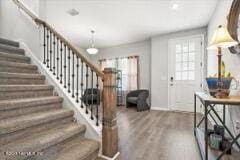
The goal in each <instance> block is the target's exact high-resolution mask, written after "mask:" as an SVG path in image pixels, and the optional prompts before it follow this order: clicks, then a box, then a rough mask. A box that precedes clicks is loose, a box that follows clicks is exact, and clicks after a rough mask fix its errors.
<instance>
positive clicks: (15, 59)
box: [0, 55, 30, 64]
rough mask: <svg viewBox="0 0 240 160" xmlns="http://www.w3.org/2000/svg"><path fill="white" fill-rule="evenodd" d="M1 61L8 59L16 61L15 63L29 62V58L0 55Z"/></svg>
mask: <svg viewBox="0 0 240 160" xmlns="http://www.w3.org/2000/svg"><path fill="white" fill-rule="evenodd" d="M0 60H1V61H9V62H17V63H27V64H30V59H21V58H14V57H6V56H1V55H0Z"/></svg>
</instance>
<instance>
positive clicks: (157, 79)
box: [151, 27, 207, 109]
mask: <svg viewBox="0 0 240 160" xmlns="http://www.w3.org/2000/svg"><path fill="white" fill-rule="evenodd" d="M192 35H204V36H205V37H206V36H207V28H206V27H203V28H197V29H191V30H186V31H181V32H176V33H171V34H165V35H159V36H156V37H153V38H152V56H151V72H152V73H151V75H152V76H151V91H152V94H151V95H152V107H154V108H162V109H166V108H168V41H169V40H170V39H174V38H178V37H187V36H192ZM205 44H206V39H205Z"/></svg>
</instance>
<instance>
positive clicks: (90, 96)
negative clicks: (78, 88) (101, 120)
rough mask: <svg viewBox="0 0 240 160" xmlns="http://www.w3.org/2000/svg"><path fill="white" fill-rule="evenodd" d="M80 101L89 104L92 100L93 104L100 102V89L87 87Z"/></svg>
mask: <svg viewBox="0 0 240 160" xmlns="http://www.w3.org/2000/svg"><path fill="white" fill-rule="evenodd" d="M81 99H82V101H83V102H84V103H85V104H86V105H87V104H91V103H92V101H93V104H98V105H99V104H100V90H99V89H97V88H93V89H91V88H88V89H86V90H85V91H84V94H83V96H82V98H81Z"/></svg>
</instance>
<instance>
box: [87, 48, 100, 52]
mask: <svg viewBox="0 0 240 160" xmlns="http://www.w3.org/2000/svg"><path fill="white" fill-rule="evenodd" d="M87 52H88V54H97V53H98V49H97V48H94V47H90V48H88V49H87Z"/></svg>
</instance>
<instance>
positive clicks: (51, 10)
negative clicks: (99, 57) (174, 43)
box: [44, 0, 218, 48]
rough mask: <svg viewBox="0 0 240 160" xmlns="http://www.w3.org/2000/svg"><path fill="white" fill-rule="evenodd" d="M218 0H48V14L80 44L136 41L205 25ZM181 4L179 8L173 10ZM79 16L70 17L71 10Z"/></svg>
mask: <svg viewBox="0 0 240 160" xmlns="http://www.w3.org/2000/svg"><path fill="white" fill-rule="evenodd" d="M217 2H218V0H46V1H45V3H46V4H45V7H46V8H45V9H44V10H45V11H46V12H45V14H46V15H45V16H46V19H47V21H48V22H49V23H50V24H52V25H53V26H54V27H55V28H56V29H57V30H58V31H59V32H61V33H63V34H64V35H65V36H66V37H67V38H68V39H69V40H71V41H73V42H74V43H76V44H77V45H79V46H81V47H84V48H85V47H88V46H89V45H90V38H91V35H90V30H92V29H93V30H95V31H96V34H95V39H96V40H95V41H96V46H97V47H100V48H102V47H110V46H115V45H120V44H126V43H131V42H137V41H141V40H145V39H149V38H150V37H153V36H156V35H158V34H164V33H169V32H175V31H179V30H185V29H190V28H195V27H202V26H206V25H207V24H208V22H209V20H210V18H211V16H212V14H213V12H214V9H215V7H216V5H217ZM174 3H178V4H179V8H178V9H177V10H173V9H172V5H173V4H174ZM73 8H74V9H76V10H77V11H79V15H77V16H74V17H72V16H70V15H69V14H68V13H67V11H68V10H70V9H73Z"/></svg>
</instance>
